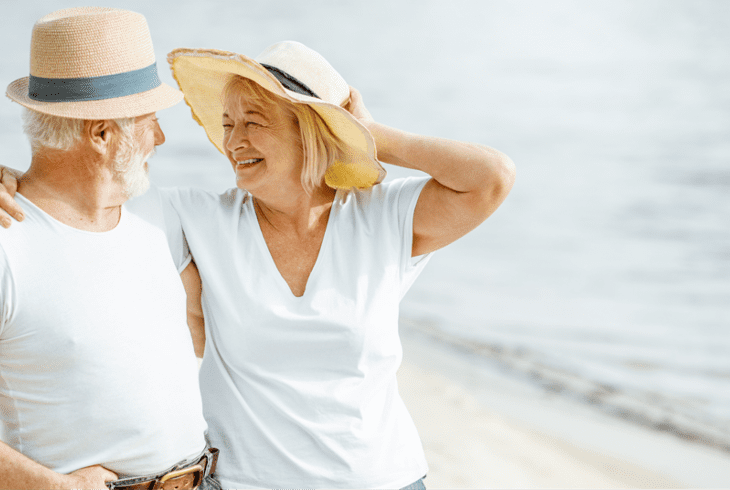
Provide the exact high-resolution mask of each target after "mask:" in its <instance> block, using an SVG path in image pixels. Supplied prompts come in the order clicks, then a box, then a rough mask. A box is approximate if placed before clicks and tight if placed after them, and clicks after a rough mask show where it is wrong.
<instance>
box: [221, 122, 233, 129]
mask: <svg viewBox="0 0 730 490" xmlns="http://www.w3.org/2000/svg"><path fill="white" fill-rule="evenodd" d="M232 127H233V124H230V123H223V128H225V129H231V128H232Z"/></svg>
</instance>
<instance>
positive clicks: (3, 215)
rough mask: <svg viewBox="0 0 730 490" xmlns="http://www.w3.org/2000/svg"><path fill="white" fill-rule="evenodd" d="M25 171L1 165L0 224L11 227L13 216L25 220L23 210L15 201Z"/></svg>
mask: <svg viewBox="0 0 730 490" xmlns="http://www.w3.org/2000/svg"><path fill="white" fill-rule="evenodd" d="M21 175H23V172H21V171H19V170H15V169H12V168H8V167H3V166H2V165H0V184H2V185H0V225H2V227H3V228H9V227H10V224H11V223H12V220H11V219H10V217H11V216H12V217H13V218H15V219H16V220H18V221H23V217H24V216H23V210H22V209H21V207H20V206H19V205H18V203H17V202H15V198H14V196H15V192H16V191H17V190H18V179H19V178H20V176H21Z"/></svg>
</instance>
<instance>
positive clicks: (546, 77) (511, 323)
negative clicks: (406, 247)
mask: <svg viewBox="0 0 730 490" xmlns="http://www.w3.org/2000/svg"><path fill="white" fill-rule="evenodd" d="M93 3H94V4H96V5H106V6H113V7H119V8H127V9H131V10H135V11H137V12H141V13H143V14H144V15H145V16H146V18H147V21H148V23H149V25H150V29H151V32H152V38H153V41H154V43H155V49H156V55H157V60H158V67H159V69H160V73H161V77H162V79H163V81H165V82H167V83H169V84H171V85H173V86H176V85H175V82H174V81H173V80H172V77H171V75H170V72H169V69H168V65H167V63H166V54H167V53H168V52H169V51H171V50H172V49H174V48H177V47H191V48H193V47H208V48H217V49H223V50H229V51H236V52H240V53H243V54H246V55H249V56H255V55H257V54H258V53H259V52H261V51H262V50H263V49H264V48H266V47H267V46H268V45H270V44H272V43H274V42H276V41H280V40H285V39H291V40H297V41H301V42H303V43H304V44H306V45H308V46H310V47H312V48H314V49H315V50H317V51H319V52H320V53H322V54H323V55H324V56H325V57H326V58H327V59H328V60H329V61H330V63H331V64H332V65H333V66H334V67H335V68H336V69H337V70H338V71H340V73H341V74H342V75H343V76H344V77H345V79H346V80H347V81H348V82H349V83H350V84H351V85H353V86H355V87H356V88H358V89H359V90H360V91H361V92H362V94H363V97H364V99H365V103H366V105H367V106H368V108H369V109H370V111H371V113H372V114H373V116H374V117H375V118H376V119H377V120H379V121H380V122H383V123H385V124H389V125H392V126H395V127H398V128H401V129H404V130H408V131H412V132H417V133H423V134H428V135H434V136H441V137H445V138H453V139H460V140H468V141H474V142H478V143H483V144H486V145H489V146H492V147H494V148H497V149H499V150H501V151H502V152H504V153H506V154H507V155H509V156H510V157H511V158H512V159H513V160H514V162H515V163H516V166H517V181H516V185H515V187H514V189H513V191H512V193H511V195H510V196H509V197H508V198H507V200H506V202H505V203H504V205H503V206H502V207H501V208H500V209H499V210H498V211H497V212H496V213H495V214H494V215H493V216H492V217H490V218H489V219H488V220H487V222H485V224H483V225H482V226H481V227H480V228H479V229H477V230H476V231H474V232H472V233H471V234H470V235H468V236H467V237H465V238H463V239H462V240H460V241H459V242H457V243H455V244H454V245H452V246H450V247H448V248H446V249H444V250H442V251H439V252H438V253H436V254H435V256H434V257H433V259H432V261H431V263H430V265H429V267H427V268H426V270H425V272H424V273H423V274H422V276H421V277H420V279H419V280H418V281H417V282H416V284H415V285H414V286H413V288H412V289H411V291H410V292H409V293H408V295H407V296H406V298H405V300H404V301H403V304H402V329H403V332H404V335H417V336H421V337H427V338H429V339H431V340H434V341H435V342H437V343H440V344H441V345H444V346H450V348H456V349H457V350H459V351H460V352H462V353H464V354H465V355H467V354H468V355H469V356H471V357H470V359H474V358H477V359H482V360H483V363H482V364H483V367H484V369H498V370H500V371H501V372H503V373H506V374H507V375H509V376H511V377H512V378H513V379H515V380H517V381H519V382H523V383H525V384H531V385H533V386H537V387H540V389H542V390H544V391H545V392H549V393H550V394H551V396H556V397H565V398H570V399H573V400H575V401H577V402H578V403H583V404H585V405H586V406H587V407H590V408H591V409H592V410H596V411H601V412H604V413H606V414H609V415H611V416H616V417H621V418H623V419H626V420H628V421H630V422H632V423H636V424H640V425H642V426H644V427H649V428H652V429H654V430H657V431H664V432H668V433H671V434H673V435H675V436H678V437H680V438H682V439H684V440H688V441H693V442H695V443H697V444H700V445H704V446H707V447H709V448H713V449H714V450H717V451H718V452H720V453H723V454H725V455H726V456H727V455H728V454H730V329H729V328H728V327H729V326H730V226H729V225H730V195H729V191H730V30H728V25H729V23H730V2H725V1H720V0H693V1H689V0H688V1H682V0H643V1H638V2H637V1H628V0H612V1H603V0H601V1H596V0H593V1H591V2H585V1H579V0H574V1H570V0H568V1H563V0H556V1H551V2H544V1H541V0H515V1H506V0H501V1H487V0H483V1H480V0H450V1H448V2H446V1H443V0H439V1H433V0H419V1H397V0H370V1H367V2H363V1H334V0H316V1H312V0H308V1H304V2H303V1H293V0H278V1H276V2H269V1H263V0H242V1H236V2H232V1H229V2H223V1H217V0H207V1H202V0H200V1H196V2H190V1H184V0H162V1H160V0H156V1H154V2H153V1H142V0H140V1H136V0H134V1H125V0H119V1H116V2H106V1H95V2H93ZM84 4H87V3H86V2H84V3H79V2H74V1H70V0H65V1H55V0H53V1H32V0H31V1H24V2H4V3H3V14H4V15H3V22H2V25H3V29H0V39H2V44H3V45H4V46H6V48H5V50H4V52H5V56H4V58H5V59H4V62H3V64H2V67H1V68H0V73H1V74H2V83H4V84H5V86H7V84H8V83H10V82H11V81H13V80H14V79H16V78H20V77H23V76H27V74H28V57H29V49H28V46H29V44H30V34H31V29H32V26H33V23H34V22H35V20H37V19H38V18H40V17H41V16H43V15H45V14H47V13H50V12H51V11H53V10H56V9H59V8H65V7H70V6H78V5H84ZM19 115H20V107H19V106H18V105H17V104H13V103H11V102H10V101H9V100H8V99H6V102H5V103H4V104H0V148H1V149H2V150H1V151H2V163H3V164H4V165H7V166H11V167H15V168H18V169H25V168H27V166H28V164H29V160H30V149H29V146H28V144H27V142H26V141H25V138H24V136H23V135H22V132H21V129H20V116H19ZM158 116H159V118H160V122H161V125H162V127H163V129H164V130H165V132H166V136H167V143H166V144H165V145H163V146H162V147H160V148H159V149H158V153H157V155H156V156H155V158H154V159H153V160H151V162H150V166H151V174H152V179H153V181H154V182H155V183H157V184H158V185H160V186H198V187H203V188H207V189H211V190H220V191H222V190H224V189H226V188H228V187H231V186H232V185H233V175H232V171H231V169H230V166H229V164H228V162H227V161H226V160H225V158H224V157H223V156H222V155H220V154H219V153H218V152H217V151H216V150H215V148H214V147H213V146H212V144H210V143H209V142H208V140H207V138H206V136H205V134H204V131H203V130H202V128H200V127H199V126H198V125H197V124H196V123H195V122H194V121H193V120H192V119H191V117H190V111H189V109H188V108H187V106H185V105H184V104H180V105H178V106H177V107H174V108H172V109H168V110H165V111H163V112H161V113H158ZM444 165H448V162H444ZM387 170H388V171H389V178H393V177H399V176H403V175H406V174H408V172H406V171H404V170H402V169H398V168H394V167H392V166H387ZM470 362H473V361H470Z"/></svg>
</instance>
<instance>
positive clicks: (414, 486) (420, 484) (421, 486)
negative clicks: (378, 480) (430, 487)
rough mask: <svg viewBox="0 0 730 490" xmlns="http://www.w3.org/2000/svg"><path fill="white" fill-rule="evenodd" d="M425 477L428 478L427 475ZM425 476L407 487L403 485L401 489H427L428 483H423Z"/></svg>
mask: <svg viewBox="0 0 730 490" xmlns="http://www.w3.org/2000/svg"><path fill="white" fill-rule="evenodd" d="M423 478H426V477H425V476H424V477H423ZM423 478H420V479H419V480H418V481H414V482H413V483H411V484H410V485H408V486H407V487H403V488H401V489H400V490H426V485H425V484H424V483H423Z"/></svg>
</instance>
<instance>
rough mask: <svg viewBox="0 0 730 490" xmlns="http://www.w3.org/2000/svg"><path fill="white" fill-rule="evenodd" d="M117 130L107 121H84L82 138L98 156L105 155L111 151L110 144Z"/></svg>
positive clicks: (115, 126) (114, 125)
mask: <svg viewBox="0 0 730 490" xmlns="http://www.w3.org/2000/svg"><path fill="white" fill-rule="evenodd" d="M117 129H118V128H117V125H116V124H113V123H112V121H110V120H108V119H101V120H87V121H84V136H86V138H87V139H88V141H89V144H90V145H91V148H93V149H94V151H96V152H97V153H99V154H100V155H106V154H107V153H109V152H110V151H111V142H112V140H113V139H114V137H113V135H114V132H115V131H117Z"/></svg>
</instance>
